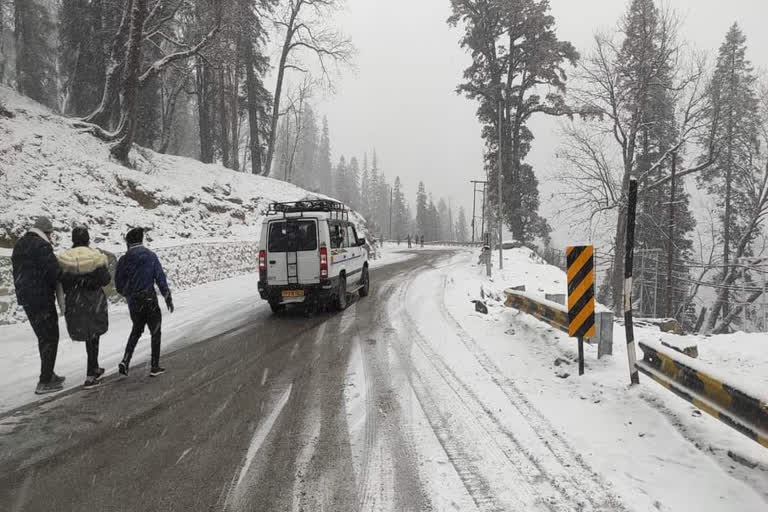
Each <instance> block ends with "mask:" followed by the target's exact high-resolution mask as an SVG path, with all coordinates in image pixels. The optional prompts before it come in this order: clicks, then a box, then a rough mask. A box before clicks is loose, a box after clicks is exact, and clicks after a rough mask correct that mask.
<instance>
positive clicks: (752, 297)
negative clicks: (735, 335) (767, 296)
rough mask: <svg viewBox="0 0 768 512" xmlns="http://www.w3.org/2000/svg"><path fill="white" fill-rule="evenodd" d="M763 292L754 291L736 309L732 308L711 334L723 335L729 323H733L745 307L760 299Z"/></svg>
mask: <svg viewBox="0 0 768 512" xmlns="http://www.w3.org/2000/svg"><path fill="white" fill-rule="evenodd" d="M764 291H765V290H756V291H754V292H752V294H751V295H750V296H749V297H748V298H747V300H746V302H743V303H740V304H738V305H737V306H736V307H734V308H732V309H731V311H730V312H729V313H728V314H727V315H726V316H725V318H723V321H722V322H720V324H719V325H718V326H717V327H715V328H714V329H712V334H725V332H726V330H727V329H728V327H729V326H730V325H731V322H733V321H734V320H735V319H736V317H737V316H739V313H741V312H742V310H743V309H744V308H745V307H746V305H747V304H752V303H754V302H755V301H756V300H757V299H759V298H760V296H761V295H762V294H763V292H764Z"/></svg>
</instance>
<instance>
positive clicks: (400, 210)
mask: <svg viewBox="0 0 768 512" xmlns="http://www.w3.org/2000/svg"><path fill="white" fill-rule="evenodd" d="M392 196H393V199H392V202H393V205H392V209H393V212H392V224H393V226H392V232H393V234H394V236H395V237H396V239H397V240H402V239H404V238H405V236H406V235H407V234H408V229H409V226H408V222H409V219H408V209H407V206H408V205H407V204H406V200H405V194H404V193H403V186H402V183H401V182H400V176H397V177H396V178H395V184H394V185H393V190H392Z"/></svg>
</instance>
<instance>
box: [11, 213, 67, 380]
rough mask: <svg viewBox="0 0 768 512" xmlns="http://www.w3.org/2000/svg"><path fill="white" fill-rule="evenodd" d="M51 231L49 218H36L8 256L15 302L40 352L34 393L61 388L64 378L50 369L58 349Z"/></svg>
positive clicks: (54, 263) (54, 270)
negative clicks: (32, 333)
mask: <svg viewBox="0 0 768 512" xmlns="http://www.w3.org/2000/svg"><path fill="white" fill-rule="evenodd" d="M52 233H53V224H52V223H51V221H50V219H48V218H47V217H39V218H38V219H37V220H36V221H35V225H34V227H33V228H32V229H30V230H29V232H27V233H26V234H25V235H24V236H23V237H21V239H19V241H18V243H17V244H16V246H15V247H14V248H13V254H12V255H11V263H12V265H13V284H14V287H15V288H16V302H17V303H18V304H19V305H20V306H23V307H24V312H25V313H26V314H27V318H28V319H29V324H30V325H31V326H32V330H33V331H34V332H35V336H37V346H38V349H39V351H40V380H39V382H38V384H37V388H36V389H35V393H37V394H38V395H42V394H44V393H53V392H54V391H58V390H60V389H62V388H63V387H64V377H59V376H58V375H56V374H55V373H54V371H53V368H54V366H55V365H56V354H57V352H58V350H59V315H58V313H57V312H56V284H57V281H58V275H59V265H58V263H57V262H56V256H55V255H54V254H53V246H52V245H51V235H52Z"/></svg>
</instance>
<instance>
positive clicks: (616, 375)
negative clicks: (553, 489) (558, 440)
mask: <svg viewBox="0 0 768 512" xmlns="http://www.w3.org/2000/svg"><path fill="white" fill-rule="evenodd" d="M474 263H476V257H473V258H469V257H465V258H464V259H463V260H462V261H461V262H460V263H458V264H456V265H455V266H452V267H451V270H450V272H449V273H448V277H447V280H446V285H445V303H446V307H447V309H448V311H449V312H450V314H451V315H452V316H453V317H454V318H455V319H456V320H457V322H458V323H459V325H460V326H461V327H462V328H463V329H465V330H466V331H467V332H468V333H471V336H472V338H473V339H474V340H478V346H479V347H480V349H481V350H482V353H483V354H485V355H486V356H487V358H488V361H492V362H493V365H494V367H495V368H497V369H498V371H499V372H501V373H502V374H503V376H504V378H506V379H509V380H510V381H511V382H514V385H515V386H516V387H517V388H519V389H520V390H521V391H522V392H523V393H525V395H527V396H528V398H529V399H530V401H531V402H532V403H533V405H534V406H535V407H536V408H537V409H538V410H539V411H540V412H541V413H542V414H543V416H545V417H546V418H548V419H549V420H550V422H551V423H552V425H553V427H554V428H555V429H556V430H557V431H558V432H559V433H560V434H561V435H563V436H564V438H565V439H567V440H568V441H569V443H571V444H572V445H573V447H574V448H575V449H576V451H577V452H579V453H582V454H583V456H584V459H585V460H586V462H587V463H588V464H589V465H590V466H591V467H592V468H593V469H595V470H596V471H597V472H598V473H599V474H601V475H603V476H604V477H605V478H606V480H608V481H610V482H611V483H612V484H613V486H614V488H615V490H616V492H617V494H619V495H620V496H622V497H623V498H624V499H625V500H626V501H627V503H628V504H629V505H630V506H631V507H632V508H633V509H634V510H638V511H641V510H642V511H646V510H662V511H667V510H669V511H673V510H700V511H706V510H711V511H716V510H718V511H720V510H722V511H725V510H744V511H752V510H754V511H758V510H760V511H762V510H766V508H767V507H768V451H766V450H764V449H762V448H761V447H760V446H759V445H757V444H755V443H754V442H753V441H751V440H749V439H747V438H746V437H744V436H742V435H741V434H738V433H737V432H735V431H734V430H732V429H730V428H729V427H727V426H725V425H723V424H721V423H720V422H719V421H717V420H716V419H714V418H711V417H709V416H707V415H706V414H703V413H701V412H700V411H698V410H697V409H696V408H694V407H693V406H691V405H689V404H687V403H686V402H684V401H683V400H681V399H679V398H677V397H676V396H674V395H672V394H671V393H669V392H668V391H666V390H665V389H664V388H662V387H661V386H659V385H658V384H656V383H655V382H652V381H650V380H649V379H644V378H643V377H642V376H641V385H640V386H639V387H635V388H632V389H628V386H627V384H628V369H627V367H626V365H627V362H626V352H625V348H624V346H625V345H624V343H622V341H623V340H624V336H623V331H622V330H621V328H620V327H618V328H617V329H616V331H615V336H614V356H613V357H608V358H604V359H602V360H600V361H598V360H597V358H596V349H595V348H594V347H590V346H587V353H586V360H587V369H586V375H585V376H583V377H578V375H577V373H578V371H577V367H576V363H575V361H576V343H575V342H574V340H572V339H569V338H567V337H566V336H565V335H564V334H563V333H560V332H558V331H555V330H553V329H550V328H548V326H546V325H544V324H542V323H541V322H538V321H537V320H535V319H533V318H532V317H530V316H528V315H526V314H524V313H519V312H517V311H514V310H510V309H508V308H505V307H504V306H503V304H502V303H501V301H498V302H497V301H494V300H490V301H489V304H488V305H489V309H490V314H489V315H487V316H486V315H481V314H479V313H475V312H474V309H473V307H472V305H471V304H470V302H469V301H470V300H472V299H477V298H479V295H480V287H481V286H482V287H483V288H484V290H485V291H486V292H488V291H490V292H491V293H492V294H498V295H499V298H500V299H501V296H502V294H501V291H502V290H503V288H505V287H508V286H512V285H520V284H526V288H527V289H528V290H529V291H533V292H539V293H541V294H542V295H543V293H563V288H564V286H565V284H564V283H565V276H564V274H563V273H562V272H561V271H560V270H558V269H556V268H555V267H550V266H548V265H546V264H544V262H542V261H541V260H539V259H538V257H536V256H535V255H534V254H532V253H530V251H527V250H526V249H517V250H510V251H506V252H505V267H506V268H505V271H504V272H503V274H502V275H501V276H499V275H497V274H494V281H490V280H488V279H487V278H486V277H485V275H484V272H483V270H484V269H481V268H479V267H477V266H476V265H474ZM494 271H497V267H494ZM664 336H666V335H661V333H660V332H658V331H657V330H653V329H639V330H638V337H639V338H641V339H647V340H649V341H650V340H653V341H655V343H658V338H659V337H662V338H663V337H664ZM670 336H671V335H670ZM742 341H744V345H742ZM737 344H738V345H737ZM757 344H759V341H757V340H749V339H746V337H742V336H733V335H732V336H731V337H730V338H729V339H728V340H726V339H723V338H719V337H715V338H710V339H707V340H701V341H700V342H699V351H700V353H701V354H702V356H701V359H702V360H703V361H709V362H712V361H717V363H718V364H719V365H720V366H721V368H720V369H721V371H723V372H730V373H731V374H740V373H741V372H747V371H753V372H754V375H755V376H758V375H760V378H762V379H765V374H766V372H765V368H767V367H768V361H766V359H768V356H766V353H765V351H764V350H763V351H762V353H760V350H759V348H756V345H757ZM714 347H716V348H714ZM744 347H748V348H744ZM712 348H714V350H711V349H712ZM742 349H743V351H742ZM755 359H756V360H755ZM747 360H749V363H745V361H747ZM729 451H730V452H732V453H735V454H738V455H740V456H742V457H744V458H745V459H747V460H749V461H752V462H754V463H756V464H757V467H756V468H754V469H751V468H748V467H746V466H744V465H742V464H739V463H737V462H735V461H734V460H732V459H731V458H729V456H728V452H729ZM694 489H695V492H690V491H691V490H694Z"/></svg>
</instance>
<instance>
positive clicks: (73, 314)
mask: <svg viewBox="0 0 768 512" xmlns="http://www.w3.org/2000/svg"><path fill="white" fill-rule="evenodd" d="M89 244H90V235H89V234H88V228H86V227H85V226H78V227H75V228H74V229H73V230H72V248H71V249H68V250H66V251H64V252H63V253H61V254H59V256H58V260H59V268H60V269H61V277H60V279H61V285H62V287H63V288H64V296H65V300H64V318H65V319H66V321H67V332H68V333H69V337H70V338H72V340H73V341H84V342H85V352H86V354H87V356H88V363H87V365H86V372H85V375H86V378H85V384H83V387H84V388H85V389H91V388H94V387H96V386H98V385H99V384H100V383H101V380H100V379H101V376H102V375H104V368H102V367H100V366H99V338H100V337H101V336H102V335H103V334H104V333H105V332H107V329H108V328H109V316H108V315H109V304H108V303H107V295H106V294H105V293H104V289H103V287H104V286H107V285H108V284H109V282H110V281H111V280H112V277H111V276H110V275H109V269H108V268H107V263H108V261H107V256H106V255H105V254H104V253H103V252H101V251H99V250H98V249H91V248H90V247H89Z"/></svg>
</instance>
